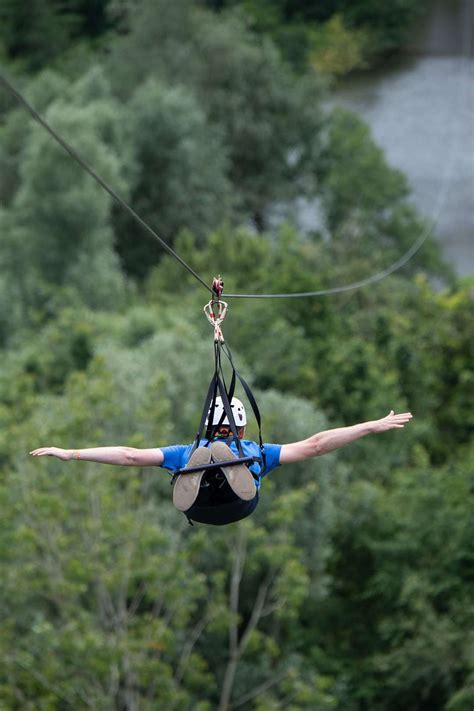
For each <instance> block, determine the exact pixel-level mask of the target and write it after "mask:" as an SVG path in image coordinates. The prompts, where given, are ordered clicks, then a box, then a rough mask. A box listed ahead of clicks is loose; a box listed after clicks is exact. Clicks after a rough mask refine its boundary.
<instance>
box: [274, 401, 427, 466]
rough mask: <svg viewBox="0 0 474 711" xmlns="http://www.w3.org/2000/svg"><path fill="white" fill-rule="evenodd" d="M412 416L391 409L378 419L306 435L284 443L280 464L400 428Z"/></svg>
mask: <svg viewBox="0 0 474 711" xmlns="http://www.w3.org/2000/svg"><path fill="white" fill-rule="evenodd" d="M412 417H413V415H412V414H411V412H404V413H402V414H400V415H396V414H395V413H394V411H393V410H391V411H390V413H389V414H388V415H387V416H386V417H382V418H381V419H380V420H371V421H370V422H361V423H360V424H358V425H352V426H351V427H338V428H336V429H333V430H325V431H324V432H318V434H315V435H312V437H308V439H303V440H301V442H293V443H291V444H284V445H283V446H282V448H281V452H280V464H289V463H290V462H299V461H301V460H303V459H309V458H310V457H320V456H321V455H323V454H327V453H328V452H332V451H333V450H334V449H339V447H344V446H345V445H346V444H350V443H351V442H355V440H357V439H360V438H361V437H365V435H368V434H376V433H378V432H386V431H387V430H392V429H398V428H402V427H404V426H405V424H406V423H407V422H409V421H410V420H411V418H412Z"/></svg>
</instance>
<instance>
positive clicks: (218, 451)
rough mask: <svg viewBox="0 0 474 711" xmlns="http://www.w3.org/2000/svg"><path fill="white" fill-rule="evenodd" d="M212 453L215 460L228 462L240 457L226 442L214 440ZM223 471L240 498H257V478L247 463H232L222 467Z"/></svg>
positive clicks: (249, 499) (246, 499)
mask: <svg viewBox="0 0 474 711" xmlns="http://www.w3.org/2000/svg"><path fill="white" fill-rule="evenodd" d="M211 455H212V461H213V462H228V461H230V460H232V459H238V457H236V456H235V454H234V453H233V451H232V450H231V449H230V447H228V446H227V445H226V443H225V442H213V443H212V444H211ZM222 471H223V472H224V474H225V477H226V479H227V481H228V484H229V486H230V488H231V489H232V491H233V492H234V493H235V494H237V496H238V497H239V498H240V499H243V500H244V501H251V500H252V499H254V498H255V496H256V494H257V487H256V485H255V480H254V478H253V476H252V474H251V472H250V471H249V470H248V468H247V467H246V466H245V464H230V465H229V466H227V467H222Z"/></svg>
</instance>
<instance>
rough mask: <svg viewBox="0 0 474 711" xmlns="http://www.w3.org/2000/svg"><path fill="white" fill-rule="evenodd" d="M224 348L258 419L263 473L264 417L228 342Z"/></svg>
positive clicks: (263, 469) (264, 464) (234, 373)
mask: <svg viewBox="0 0 474 711" xmlns="http://www.w3.org/2000/svg"><path fill="white" fill-rule="evenodd" d="M222 350H223V351H224V353H225V354H226V356H227V358H228V359H229V362H230V364H231V367H232V373H233V376H237V378H238V379H239V382H240V384H241V385H242V387H243V389H244V390H245V394H246V395H247V398H248V401H249V403H250V406H251V408H252V410H253V414H254V415H255V419H256V420H257V425H258V440H259V445H260V451H261V453H262V465H263V466H262V471H261V472H260V473H261V474H263V473H264V472H265V469H266V458H265V448H264V446H263V439H262V418H261V416H260V410H259V409H258V405H257V401H256V400H255V397H254V395H253V393H252V391H251V389H250V386H249V384H248V383H247V382H246V381H245V380H244V378H243V377H242V376H241V375H240V373H239V371H238V370H237V368H236V367H235V365H234V361H233V360H232V354H231V352H230V349H229V347H228V345H227V344H226V343H223V344H222Z"/></svg>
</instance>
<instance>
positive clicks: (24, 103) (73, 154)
mask: <svg viewBox="0 0 474 711" xmlns="http://www.w3.org/2000/svg"><path fill="white" fill-rule="evenodd" d="M0 81H1V82H2V84H3V85H4V86H5V87H6V88H7V89H8V90H9V91H10V92H11V93H12V94H13V96H14V97H15V98H16V100H17V101H18V102H19V103H20V104H22V106H23V107H24V108H25V109H26V110H27V111H28V113H30V114H31V116H32V117H33V118H34V120H35V121H37V122H38V123H39V124H40V125H41V126H43V128H45V129H46V130H47V131H48V133H49V134H50V135H51V136H52V137H53V138H54V140H55V141H56V142H57V143H59V145H60V146H62V148H64V150H65V151H66V152H67V153H69V155H70V156H71V158H73V159H74V160H75V161H76V162H77V163H79V165H80V166H81V168H83V169H84V170H85V171H86V172H87V173H89V175H91V176H92V177H93V178H94V180H95V181H96V182H97V183H99V185H101V186H102V187H103V188H104V190H106V191H107V192H108V193H109V195H111V196H112V197H113V199H114V200H115V201H116V202H118V203H119V205H121V206H122V207H123V208H124V209H125V210H126V211H127V212H128V213H129V214H130V215H131V216H132V217H133V219H134V220H136V221H137V222H138V224H139V225H141V226H142V227H143V228H144V229H145V230H146V231H147V232H148V233H149V234H150V235H151V236H152V237H154V238H155V239H156V240H157V241H158V242H159V243H160V245H161V246H162V247H163V248H164V249H165V250H166V251H167V252H168V253H169V254H171V256H172V257H174V258H175V259H177V260H178V262H179V263H180V264H181V265H182V266H183V267H184V268H185V269H187V270H188V272H189V273H190V274H192V275H193V277H194V278H195V279H197V280H198V281H199V282H201V284H202V285H203V286H204V287H205V288H206V289H207V290H208V291H210V292H211V294H212V293H213V291H212V289H211V288H210V287H209V286H208V285H207V284H206V282H205V281H204V279H202V278H201V277H200V276H199V274H197V273H196V272H195V271H194V269H192V268H191V267H190V266H189V264H187V263H186V262H185V261H184V259H183V258H182V257H180V256H179V254H177V252H175V251H174V249H173V248H172V247H170V246H169V244H167V243H166V242H165V241H164V240H163V239H161V237H160V236H159V235H157V234H156V232H155V231H154V230H153V229H152V228H151V227H150V226H149V225H148V224H147V223H146V222H145V220H143V219H142V218H141V217H140V215H138V214H137V213H136V212H135V210H134V209H133V208H132V207H130V205H129V204H128V203H127V202H125V200H124V199H123V198H121V197H120V195H118V194H117V193H116V192H115V190H113V189H112V188H111V187H110V185H108V183H106V182H105V180H104V179H103V178H101V177H100V176H99V175H97V173H96V172H95V170H94V169H93V168H91V167H90V165H89V164H88V163H86V161H85V160H83V158H81V156H80V155H79V154H78V153H77V152H76V151H75V150H74V148H72V147H71V146H70V145H69V144H68V143H67V142H66V141H65V140H64V139H63V138H61V136H60V135H59V134H57V133H56V131H55V130H54V129H53V128H51V126H50V125H49V124H48V123H47V121H45V119H44V118H43V117H42V116H40V114H39V113H38V112H37V111H36V110H35V109H34V108H33V107H32V106H31V104H30V103H29V102H28V101H27V100H26V99H25V97H24V96H23V95H22V94H20V92H19V91H17V90H16V89H15V87H14V86H13V85H12V84H11V83H10V81H8V79H7V78H6V77H5V76H4V75H3V74H0Z"/></svg>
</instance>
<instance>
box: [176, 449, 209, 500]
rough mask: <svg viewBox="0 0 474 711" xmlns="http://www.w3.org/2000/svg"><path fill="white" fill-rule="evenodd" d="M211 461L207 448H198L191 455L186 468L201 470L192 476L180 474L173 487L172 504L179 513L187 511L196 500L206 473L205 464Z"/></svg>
mask: <svg viewBox="0 0 474 711" xmlns="http://www.w3.org/2000/svg"><path fill="white" fill-rule="evenodd" d="M210 461H211V452H210V450H209V449H208V448H207V447H198V448H197V449H196V450H195V451H194V452H193V454H192V456H191V458H190V460H189V462H188V464H187V466H188V467H199V466H201V464H202V465H203V469H202V470H200V471H197V472H194V473H192V474H180V475H179V476H178V478H177V479H176V482H175V485H174V487H173V503H174V505H175V506H176V508H177V509H178V510H179V511H187V510H188V509H189V508H191V506H192V505H193V504H194V502H195V501H196V499H197V496H198V494H199V488H200V486H201V479H202V476H203V474H204V472H205V471H206V464H209V463H210Z"/></svg>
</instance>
